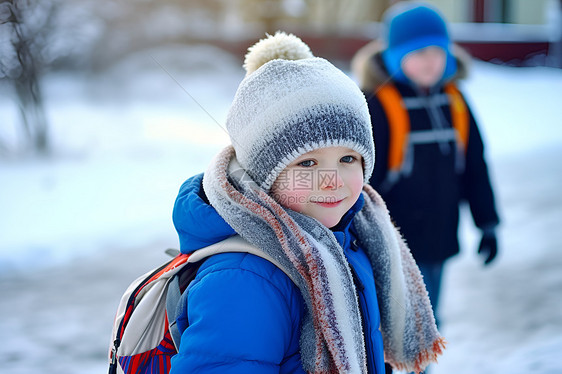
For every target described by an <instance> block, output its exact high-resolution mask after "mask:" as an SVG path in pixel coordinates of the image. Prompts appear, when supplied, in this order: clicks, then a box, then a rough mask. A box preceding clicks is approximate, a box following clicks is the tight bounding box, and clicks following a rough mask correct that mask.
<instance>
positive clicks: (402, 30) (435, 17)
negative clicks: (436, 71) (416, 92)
mask: <svg viewBox="0 0 562 374" xmlns="http://www.w3.org/2000/svg"><path fill="white" fill-rule="evenodd" d="M384 24H385V26H386V43H387V46H386V49H385V50H384V51H383V53H382V58H383V61H384V64H385V66H386V69H387V70H388V73H389V74H390V75H391V76H392V77H393V79H395V80H398V81H403V82H409V80H408V78H407V77H406V76H405V75H404V72H403V71H402V67H401V62H402V59H403V58H404V56H406V55H407V54H408V53H410V52H413V51H416V50H418V49H422V48H425V47H429V46H438V47H441V48H443V50H444V51H445V53H446V55H447V62H446V66H445V71H444V73H443V77H442V78H441V81H443V80H446V79H447V78H450V77H451V76H453V74H455V72H456V70H457V64H456V61H455V58H454V56H453V54H452V53H451V50H450V46H451V40H450V39H449V33H448V31H447V25H446V24H445V20H444V18H443V16H441V14H440V13H439V12H438V11H437V10H436V9H435V8H433V7H431V6H430V5H427V4H423V3H416V2H408V3H404V2H403V3H398V4H396V5H394V6H392V7H390V8H389V9H388V10H387V11H386V13H385V15H384Z"/></svg>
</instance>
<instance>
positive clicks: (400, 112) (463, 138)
mask: <svg viewBox="0 0 562 374" xmlns="http://www.w3.org/2000/svg"><path fill="white" fill-rule="evenodd" d="M444 91H445V94H446V95H447V97H448V98H449V103H450V108H451V119H452V122H453V123H452V126H453V128H454V129H455V131H456V140H457V144H458V146H459V147H460V148H461V149H462V150H463V151H465V152H466V148H467V146H468V130H469V125H470V117H469V115H468V113H469V112H468V108H467V107H466V103H465V101H464V99H463V97H462V94H461V93H460V91H459V89H458V88H457V86H456V85H455V84H454V83H447V84H446V85H445V86H444ZM375 95H376V96H377V98H378V99H379V101H380V103H381V105H382V107H383V110H384V112H385V114H386V117H387V118H388V127H389V132H390V142H389V147H388V170H389V171H391V172H399V171H400V170H401V168H402V167H403V164H404V159H405V151H406V148H407V144H408V137H409V135H410V117H409V115H408V110H407V109H406V107H405V106H404V105H403V99H402V95H401V94H400V92H399V91H398V89H397V88H396V87H395V86H394V85H392V84H391V83H386V84H384V85H382V86H380V87H379V88H377V91H376V92H375Z"/></svg>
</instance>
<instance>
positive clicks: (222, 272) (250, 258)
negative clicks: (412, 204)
mask: <svg viewBox="0 0 562 374" xmlns="http://www.w3.org/2000/svg"><path fill="white" fill-rule="evenodd" d="M202 178H203V175H202V174H201V175H197V176H195V177H193V178H191V179H189V180H187V181H186V182H185V183H184V184H183V186H182V187H181V189H180V192H179V195H178V197H177V200H176V204H175V206H174V212H173V220H174V225H175V227H176V230H177V231H178V234H179V237H180V248H181V251H182V252H183V253H189V252H192V251H194V250H196V249H199V248H202V247H205V246H208V245H211V244H214V243H216V242H219V241H221V240H224V239H226V238H228V237H229V236H232V235H235V234H236V233H235V232H234V230H233V229H232V228H231V227H230V226H229V225H228V224H227V223H226V222H225V221H224V220H223V219H222V218H221V217H220V216H219V214H218V213H217V212H216V211H215V209H214V208H213V207H211V206H210V205H209V203H208V201H207V200H206V197H205V195H204V193H203V189H202V186H201V182H202ZM362 205H363V199H362V198H360V200H359V201H358V202H357V203H356V204H355V206H354V207H352V208H351V210H350V211H349V212H348V213H347V214H346V215H345V216H344V217H343V218H342V221H341V222H340V224H339V225H338V226H337V227H336V228H334V234H335V236H336V238H337V240H338V241H339V243H340V244H341V245H342V247H343V248H344V251H345V254H346V257H347V259H348V261H349V264H350V266H351V269H352V273H353V276H354V280H355V285H356V288H357V291H358V294H359V304H360V308H361V315H362V320H363V331H364V334H365V345H366V349H367V356H368V368H369V373H376V374H383V373H384V358H383V344H382V336H381V333H380V330H379V325H380V314H379V308H378V302H377V297H376V291H375V282H374V277H373V271H372V268H371V266H370V263H369V260H368V258H367V256H366V255H365V253H364V251H363V250H362V249H361V248H360V247H359V246H358V245H357V241H356V240H355V235H354V234H353V231H354V230H353V227H352V219H353V217H354V215H355V213H356V212H357V211H358V210H359V209H360V208H361V207H362ZM182 298H183V300H182V301H183V302H184V303H181V305H183V310H182V311H181V314H180V315H181V316H180V317H179V318H178V320H177V323H178V327H179V329H180V332H182V338H181V344H180V347H179V352H178V354H177V355H176V356H174V358H173V359H172V369H171V371H170V373H171V374H182V373H192V372H194V373H195V372H197V373H199V372H201V373H220V374H225V373H304V370H303V367H302V363H301V359H300V352H299V338H300V331H301V317H302V316H303V313H304V311H305V304H304V300H303V298H302V296H301V294H300V291H299V289H298V288H297V287H296V286H295V284H294V283H293V282H292V281H291V280H290V279H289V277H288V276H287V275H286V274H285V273H284V272H283V271H281V270H280V269H278V268H277V267H276V266H275V265H273V264H272V263H270V262H268V261H267V260H264V259H262V258H261V257H257V256H254V255H251V254H247V253H223V254H218V255H214V256H212V257H210V258H209V259H207V260H206V261H205V262H204V263H203V265H201V267H200V268H199V271H198V273H197V276H196V278H195V279H194V280H193V282H192V283H191V284H190V285H189V287H188V288H187V290H186V291H185V293H184V294H183V296H182Z"/></svg>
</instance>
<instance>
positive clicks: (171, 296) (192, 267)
mask: <svg viewBox="0 0 562 374" xmlns="http://www.w3.org/2000/svg"><path fill="white" fill-rule="evenodd" d="M175 252H177V250H176V251H175ZM227 252H243V253H251V254H253V255H256V256H259V257H262V258H264V259H266V260H268V261H269V262H271V263H273V264H274V265H276V266H277V267H278V268H280V269H281V270H283V268H282V267H281V266H280V265H279V263H278V262H277V261H276V260H275V259H273V258H271V257H270V256H268V255H267V254H265V253H264V252H263V251H261V250H260V249H258V248H257V247H255V246H253V245H252V244H250V243H248V242H247V241H245V240H244V239H242V238H241V237H240V236H238V235H235V236H232V237H230V238H228V239H226V240H223V241H221V242H218V243H216V244H213V245H211V246H208V247H205V248H202V249H199V250H197V251H195V252H193V253H190V254H177V255H175V257H174V258H173V259H172V260H170V261H168V262H166V263H165V264H163V265H162V266H160V267H158V268H156V269H153V270H151V271H149V272H148V273H146V274H144V275H142V276H140V277H139V278H137V279H136V280H135V281H133V282H132V283H131V285H130V286H129V287H128V288H127V290H126V291H125V293H124V294H123V296H122V298H121V302H120V303H119V307H118V308H117V314H116V317H115V321H114V323H113V332H112V337H111V343H110V351H109V374H117V373H120V374H132V373H135V374H145V373H146V374H148V373H158V374H162V373H168V372H169V371H170V367H171V359H172V357H173V356H174V355H175V354H176V353H177V352H178V348H179V345H180V340H181V332H180V331H179V329H178V328H177V326H176V319H177V317H179V315H176V309H177V305H178V303H179V301H180V298H181V295H182V292H183V291H185V289H186V288H187V287H188V286H189V283H190V282H191V281H192V280H193V279H195V276H196V275H197V271H198V270H199V267H200V266H201V264H202V263H203V262H204V261H205V259H207V258H208V257H210V256H212V255H215V254H218V253H227ZM287 275H289V274H287Z"/></svg>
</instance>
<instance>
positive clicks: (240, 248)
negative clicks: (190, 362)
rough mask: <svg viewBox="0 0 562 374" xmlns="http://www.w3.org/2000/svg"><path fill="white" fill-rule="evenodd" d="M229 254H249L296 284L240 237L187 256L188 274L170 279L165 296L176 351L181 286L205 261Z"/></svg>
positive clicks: (264, 254)
mask: <svg viewBox="0 0 562 374" xmlns="http://www.w3.org/2000/svg"><path fill="white" fill-rule="evenodd" d="M229 252H242V253H250V254H253V255H255V256H258V257H261V258H263V259H265V260H267V261H269V262H271V263H272V264H273V265H275V266H276V267H277V268H279V269H280V270H282V271H283V272H284V273H285V274H286V275H287V276H288V277H289V279H291V281H293V283H296V282H295V279H294V278H293V276H292V275H291V274H289V273H288V272H287V270H285V269H284V268H283V266H281V264H280V263H279V262H278V261H277V260H276V259H274V258H273V257H271V256H269V255H268V254H266V253H265V252H263V251H262V250H261V249H259V248H258V247H256V246H254V245H253V244H251V243H250V242H248V241H246V240H245V239H243V238H242V237H241V236H240V235H235V236H231V237H230V238H228V239H225V240H223V241H221V242H218V243H215V244H213V245H210V246H208V247H205V248H201V249H198V250H196V251H195V252H193V253H192V254H191V255H190V256H189V258H188V260H187V269H186V271H188V272H189V274H185V273H182V274H177V275H176V276H174V277H173V278H172V280H171V281H170V282H169V285H168V292H167V295H166V314H167V318H168V329H169V330H170V334H171V335H172V340H173V341H174V345H175V346H176V350H178V349H179V344H180V340H181V332H180V331H179V328H178V326H177V323H176V320H177V318H178V317H179V314H180V313H181V311H180V310H178V307H177V306H178V305H179V302H180V299H181V297H182V286H183V285H184V284H186V283H189V282H191V281H192V280H193V279H194V278H195V276H196V275H197V271H198V270H199V267H200V266H201V264H202V263H203V262H204V260H205V259H207V258H209V257H211V256H213V255H216V254H219V253H229Z"/></svg>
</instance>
